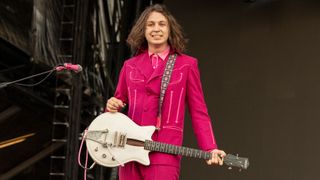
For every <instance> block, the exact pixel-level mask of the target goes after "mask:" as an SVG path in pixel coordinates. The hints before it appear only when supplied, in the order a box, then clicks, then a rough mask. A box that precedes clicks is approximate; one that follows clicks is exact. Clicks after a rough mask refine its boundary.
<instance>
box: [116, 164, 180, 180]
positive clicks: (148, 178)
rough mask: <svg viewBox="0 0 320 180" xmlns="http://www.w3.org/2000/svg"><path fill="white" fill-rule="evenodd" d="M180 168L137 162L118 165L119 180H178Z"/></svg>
mask: <svg viewBox="0 0 320 180" xmlns="http://www.w3.org/2000/svg"><path fill="white" fill-rule="evenodd" d="M179 175H180V169H179V168H178V167H175V166H169V165H150V166H144V165H141V164H139V163H137V162H130V163H126V165H125V166H123V167H119V180H178V179H179Z"/></svg>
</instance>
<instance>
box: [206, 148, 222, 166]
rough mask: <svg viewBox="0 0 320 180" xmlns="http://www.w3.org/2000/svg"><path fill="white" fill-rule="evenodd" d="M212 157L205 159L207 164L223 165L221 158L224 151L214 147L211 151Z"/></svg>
mask: <svg viewBox="0 0 320 180" xmlns="http://www.w3.org/2000/svg"><path fill="white" fill-rule="evenodd" d="M211 154H212V158H211V159H209V160H207V164H208V165H220V166H222V165H223V158H224V157H225V156H226V153H225V152H224V151H222V150H219V149H214V150H213V151H211Z"/></svg>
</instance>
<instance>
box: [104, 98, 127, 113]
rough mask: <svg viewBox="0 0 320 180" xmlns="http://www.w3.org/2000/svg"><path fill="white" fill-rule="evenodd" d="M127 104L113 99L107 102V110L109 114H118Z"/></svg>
mask: <svg viewBox="0 0 320 180" xmlns="http://www.w3.org/2000/svg"><path fill="white" fill-rule="evenodd" d="M124 106H125V104H124V103H123V102H122V101H121V100H120V99H117V98H115V97H111V98H110V99H108V101H107V105H106V109H107V111H109V112H118V111H119V109H121V108H123V107H124Z"/></svg>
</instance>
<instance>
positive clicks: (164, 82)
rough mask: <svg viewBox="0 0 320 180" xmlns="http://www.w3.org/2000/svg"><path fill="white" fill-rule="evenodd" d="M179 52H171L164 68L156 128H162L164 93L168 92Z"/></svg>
mask: <svg viewBox="0 0 320 180" xmlns="http://www.w3.org/2000/svg"><path fill="white" fill-rule="evenodd" d="M176 58H177V54H176V53H174V54H171V55H170V56H169V58H168V61H167V63H166V68H165V70H164V73H163V76H162V80H161V89H160V98H159V109H158V117H157V125H156V130H158V131H159V130H160V126H161V107H162V103H163V99H164V95H165V93H166V90H167V87H168V85H169V82H170V78H171V74H172V69H173V66H174V63H175V62H176Z"/></svg>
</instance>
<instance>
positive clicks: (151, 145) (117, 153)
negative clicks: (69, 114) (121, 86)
mask: <svg viewBox="0 0 320 180" xmlns="http://www.w3.org/2000/svg"><path fill="white" fill-rule="evenodd" d="M154 131H155V127H154V126H138V125H137V124H135V123H134V122H133V121H132V120H131V119H130V118H129V117H127V116H126V115H124V114H122V113H109V112H107V113H103V114H101V115H99V116H98V117H96V118H95V119H94V120H93V121H92V123H91V124H90V126H89V127H88V130H87V131H86V132H85V133H83V138H84V140H85V141H86V145H87V149H88V152H89V154H90V156H91V158H92V159H93V160H94V161H95V162H96V163H98V164H100V165H102V166H106V167H115V166H119V165H123V164H125V163H127V162H130V161H137V162H139V163H141V164H143V165H149V164H150V160H149V152H150V151H158V152H163V153H169V154H175V155H181V156H187V157H194V158H200V159H206V160H208V159H211V153H210V152H206V151H201V150H197V149H192V148H187V147H181V146H175V145H171V144H165V143H160V142H155V141H152V139H151V136H152V134H153V133H154ZM224 164H225V165H228V166H235V167H239V168H241V169H247V168H248V166H249V160H248V158H242V157H238V156H234V155H231V154H227V156H226V157H225V158H224Z"/></svg>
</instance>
